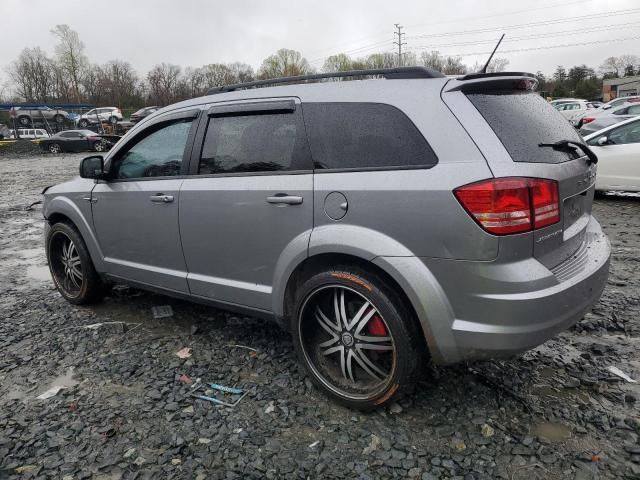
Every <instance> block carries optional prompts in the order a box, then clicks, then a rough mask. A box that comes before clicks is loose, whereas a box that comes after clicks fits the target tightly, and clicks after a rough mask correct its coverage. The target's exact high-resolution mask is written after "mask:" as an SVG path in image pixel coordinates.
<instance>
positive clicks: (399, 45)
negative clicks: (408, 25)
mask: <svg viewBox="0 0 640 480" xmlns="http://www.w3.org/2000/svg"><path fill="white" fill-rule="evenodd" d="M394 25H395V27H396V30H397V31H396V32H393V38H394V41H393V44H394V45H397V46H398V66H399V67H401V66H402V46H403V45H406V44H407V42H403V41H402V39H403V38H404V36H405V34H404V33H402V29H403V28H404V27H403V26H402V25H399V24H397V23H395V24H394ZM396 35H397V36H398V41H397V42H396V41H395V38H396Z"/></svg>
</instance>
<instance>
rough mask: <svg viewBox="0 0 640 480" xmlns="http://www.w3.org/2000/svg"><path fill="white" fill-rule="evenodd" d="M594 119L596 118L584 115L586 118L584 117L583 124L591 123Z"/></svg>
mask: <svg viewBox="0 0 640 480" xmlns="http://www.w3.org/2000/svg"><path fill="white" fill-rule="evenodd" d="M594 120H595V118H594V117H584V118H583V119H582V124H583V125H584V124H585V123H591V122H593V121H594Z"/></svg>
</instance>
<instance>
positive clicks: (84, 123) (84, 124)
mask: <svg viewBox="0 0 640 480" xmlns="http://www.w3.org/2000/svg"><path fill="white" fill-rule="evenodd" d="M78 126H79V127H80V128H87V127H88V126H89V121H88V120H87V119H86V118H83V119H81V120H80V121H79V122H78Z"/></svg>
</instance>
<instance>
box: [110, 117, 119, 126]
mask: <svg viewBox="0 0 640 480" xmlns="http://www.w3.org/2000/svg"><path fill="white" fill-rule="evenodd" d="M109 123H110V124H111V125H115V124H116V123H118V119H117V118H116V117H109Z"/></svg>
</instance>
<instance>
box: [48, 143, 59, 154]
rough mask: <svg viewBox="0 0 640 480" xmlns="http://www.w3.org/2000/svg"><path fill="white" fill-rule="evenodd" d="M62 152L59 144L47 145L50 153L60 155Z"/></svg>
mask: <svg viewBox="0 0 640 480" xmlns="http://www.w3.org/2000/svg"><path fill="white" fill-rule="evenodd" d="M61 151H62V147H61V146H60V144H59V143H52V144H51V145H49V152H51V153H60V152H61Z"/></svg>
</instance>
